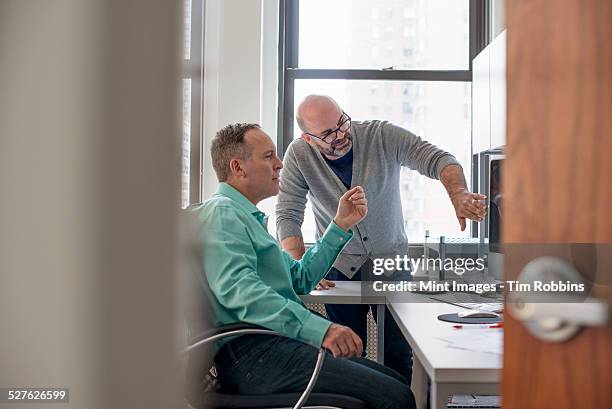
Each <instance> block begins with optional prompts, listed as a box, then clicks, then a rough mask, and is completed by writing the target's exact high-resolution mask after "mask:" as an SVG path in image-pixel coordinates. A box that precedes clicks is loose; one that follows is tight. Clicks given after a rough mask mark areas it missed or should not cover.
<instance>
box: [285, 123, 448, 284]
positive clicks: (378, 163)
mask: <svg viewBox="0 0 612 409" xmlns="http://www.w3.org/2000/svg"><path fill="white" fill-rule="evenodd" d="M352 135H353V178H352V184H351V186H358V185H361V186H363V188H364V190H365V194H366V198H367V200H368V215H367V216H366V217H365V219H364V220H362V221H361V222H360V223H359V224H358V225H356V226H355V227H353V229H352V230H353V233H354V236H353V238H352V239H351V241H350V242H349V243H348V244H347V246H346V247H345V248H344V250H343V251H342V253H341V254H340V256H338V258H337V259H336V262H335V264H334V267H335V268H337V269H338V270H340V271H341V272H342V273H343V274H344V275H346V276H347V277H349V278H350V277H352V276H353V275H354V274H355V272H356V271H357V270H358V269H359V268H360V267H361V265H362V264H363V263H364V262H365V261H366V259H367V258H368V257H369V258H372V259H374V258H379V257H381V258H386V257H392V258H395V256H396V255H398V254H399V255H404V254H407V253H408V240H407V238H406V233H405V232H404V217H403V215H402V206H401V202H400V190H399V178H400V169H401V166H407V167H409V168H410V169H414V170H417V171H418V172H419V173H421V174H423V175H425V176H428V177H430V178H434V179H438V178H439V177H440V172H441V171H442V169H443V168H444V167H445V166H447V165H450V164H454V165H459V162H457V160H456V159H455V158H454V157H453V156H452V155H451V154H449V153H447V152H445V151H443V150H441V149H438V148H437V147H436V146H434V145H432V144H430V143H429V142H426V141H423V140H422V139H421V138H419V137H418V136H416V135H414V134H413V133H411V132H409V131H407V130H405V129H404V128H401V127H399V126H396V125H394V124H392V123H390V122H386V121H378V120H374V121H366V122H357V121H353V123H352ZM281 172H282V173H281V182H280V193H279V195H278V201H277V204H276V228H277V232H278V237H279V239H280V240H283V239H285V238H287V237H291V236H298V237H302V232H301V226H302V222H303V221H304V209H305V205H306V196H307V195H308V198H309V199H310V201H311V203H312V207H313V212H314V215H315V222H316V227H317V234H316V236H317V239H318V238H320V237H321V235H322V234H323V232H324V231H325V229H326V228H327V226H328V225H329V223H330V222H331V221H332V220H333V218H334V216H335V215H336V209H337V207H338V199H339V198H340V196H342V195H343V194H344V193H345V192H346V191H347V189H346V187H345V186H344V185H343V184H342V182H341V181H340V179H339V178H338V176H336V174H335V173H334V172H333V171H332V170H331V168H330V167H329V165H328V164H327V162H326V161H325V160H324V159H323V156H322V154H321V153H320V152H319V151H317V150H316V149H314V148H313V147H311V146H310V145H308V144H307V143H306V141H304V140H303V139H296V140H295V141H293V142H292V143H291V145H289V148H288V149H287V152H286V154H285V158H284V168H283V170H282V171H281Z"/></svg>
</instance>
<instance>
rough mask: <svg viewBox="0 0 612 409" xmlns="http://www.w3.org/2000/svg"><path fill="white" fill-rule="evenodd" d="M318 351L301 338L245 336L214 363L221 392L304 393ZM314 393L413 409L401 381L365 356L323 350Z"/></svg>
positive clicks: (226, 347)
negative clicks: (331, 394) (333, 353)
mask: <svg viewBox="0 0 612 409" xmlns="http://www.w3.org/2000/svg"><path fill="white" fill-rule="evenodd" d="M317 353H318V350H317V349H316V348H314V347H312V346H310V345H306V344H304V343H302V342H300V341H297V340H294V339H289V338H284V337H277V336H272V335H244V336H241V337H239V338H237V339H234V340H232V341H230V342H229V343H227V344H225V345H224V346H223V348H221V350H220V351H219V352H218V353H217V355H216V357H215V363H216V366H217V371H218V376H219V381H220V384H221V388H222V391H223V392H227V393H237V394H242V395H247V394H253V395H261V394H270V393H289V392H297V393H300V392H303V391H304V389H305V388H306V385H307V384H308V380H309V379H310V375H311V374H312V370H313V369H314V366H315V362H316V360H317ZM313 391H314V392H323V393H338V394H342V395H348V396H352V397H355V398H358V399H361V400H363V401H364V402H366V403H367V404H368V405H369V406H370V407H372V408H381V409H383V408H385V409H391V408H398V409H399V408H401V409H406V408H409V409H414V408H416V404H415V400H414V396H413V394H412V391H411V390H410V388H409V386H408V385H407V384H406V380H405V379H403V378H402V377H401V376H400V375H399V374H397V373H395V372H394V371H393V370H391V369H389V368H385V367H384V366H382V365H379V364H377V363H376V362H372V361H369V360H367V359H365V358H352V359H346V358H334V357H333V356H332V355H331V354H330V353H327V354H326V357H325V361H324V362H323V367H322V369H321V373H320V375H319V378H318V379H317V382H316V384H315V387H314V390H313Z"/></svg>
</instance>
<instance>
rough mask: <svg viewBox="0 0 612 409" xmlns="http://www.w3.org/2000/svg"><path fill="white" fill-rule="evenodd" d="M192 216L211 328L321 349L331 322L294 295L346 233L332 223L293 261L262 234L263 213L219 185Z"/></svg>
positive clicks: (310, 283) (313, 278)
mask: <svg viewBox="0 0 612 409" xmlns="http://www.w3.org/2000/svg"><path fill="white" fill-rule="evenodd" d="M196 211H197V212H198V217H199V220H200V222H201V226H200V227H201V230H200V234H201V239H202V243H203V247H204V248H203V250H204V251H203V262H204V263H203V264H204V271H205V276H206V282H207V283H208V286H209V290H210V291H209V293H210V295H211V297H210V298H211V300H210V304H211V305H212V308H213V312H214V315H215V319H216V322H217V325H224V324H232V323H237V322H248V323H252V324H258V325H261V326H263V327H266V328H269V329H272V330H274V331H277V332H279V333H281V334H283V335H286V336H289V337H292V338H296V339H300V340H302V341H305V342H308V343H310V344H312V345H315V346H321V343H322V342H323V337H324V336H325V333H326V332H327V329H328V327H329V325H330V324H331V323H330V322H329V321H328V320H326V319H324V318H322V317H320V316H318V315H316V314H314V313H312V312H311V311H310V310H308V309H307V308H306V307H305V306H304V304H303V303H302V301H301V300H300V298H299V297H298V294H307V293H309V292H310V291H312V290H313V289H314V288H315V286H316V285H317V283H318V282H319V281H320V280H321V279H322V278H323V277H324V276H325V274H326V273H327V271H328V270H329V268H330V267H331V265H332V264H333V262H334V260H335V259H336V257H337V256H338V254H340V251H341V250H342V248H343V247H344V246H345V245H346V243H347V242H348V241H349V240H350V238H351V237H352V233H351V232H346V231H344V230H342V229H341V228H340V227H338V226H337V225H336V224H334V223H333V222H332V223H331V224H330V225H329V227H328V228H327V231H326V232H325V234H323V236H322V237H321V238H320V239H319V240H318V241H317V243H316V244H315V245H314V246H313V247H311V248H310V249H309V250H308V251H307V252H306V253H305V254H304V257H302V260H301V261H296V260H294V259H293V258H292V257H291V256H290V255H289V254H287V253H285V252H284V251H283V250H281V248H280V246H279V245H278V242H277V241H276V240H275V239H274V237H272V236H271V235H270V233H268V231H267V229H266V227H265V222H264V218H265V215H264V213H262V212H261V211H259V209H258V208H257V207H256V206H255V205H254V204H253V203H252V202H250V201H249V200H248V199H247V198H246V197H244V196H243V195H242V194H241V193H240V192H238V191H237V190H236V189H234V188H233V187H232V186H230V185H229V184H226V183H221V184H220V185H219V189H218V190H217V193H216V194H215V195H214V196H213V197H212V198H210V199H209V200H207V201H206V202H204V203H203V204H202V206H201V207H199V208H197V209H196Z"/></svg>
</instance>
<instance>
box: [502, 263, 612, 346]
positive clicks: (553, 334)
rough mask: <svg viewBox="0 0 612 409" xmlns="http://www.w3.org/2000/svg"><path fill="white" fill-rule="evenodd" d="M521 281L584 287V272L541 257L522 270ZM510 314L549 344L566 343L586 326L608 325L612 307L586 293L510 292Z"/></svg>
mask: <svg viewBox="0 0 612 409" xmlns="http://www.w3.org/2000/svg"><path fill="white" fill-rule="evenodd" d="M518 282H519V283H523V284H529V287H528V288H529V289H531V290H532V289H533V285H534V284H535V283H536V282H563V283H567V282H569V283H572V284H577V285H581V286H583V287H582V288H584V285H585V283H584V280H583V278H582V276H581V275H580V273H579V272H578V271H577V270H576V269H575V268H574V266H572V265H571V264H569V263H567V262H566V261H564V260H561V259H559V258H556V257H550V256H545V257H539V258H537V259H534V260H532V261H530V262H529V263H528V264H527V265H526V266H525V267H524V268H523V270H522V271H521V273H520V274H519V277H518ZM508 311H509V312H510V314H511V315H512V316H513V317H514V318H516V319H517V320H519V321H521V322H522V323H523V325H525V327H526V328H527V329H528V330H529V331H530V332H531V333H532V334H533V335H534V336H536V337H537V338H539V339H541V340H544V341H549V342H563V341H566V340H568V339H570V338H571V337H573V336H574V335H575V334H577V333H578V332H579V331H580V329H581V328H582V327H585V326H600V327H601V326H606V325H608V322H609V321H610V304H609V303H608V302H606V301H603V300H600V299H598V298H594V297H591V296H588V295H586V292H585V291H582V292H573V293H572V292H555V293H551V292H535V291H510V292H509V293H508Z"/></svg>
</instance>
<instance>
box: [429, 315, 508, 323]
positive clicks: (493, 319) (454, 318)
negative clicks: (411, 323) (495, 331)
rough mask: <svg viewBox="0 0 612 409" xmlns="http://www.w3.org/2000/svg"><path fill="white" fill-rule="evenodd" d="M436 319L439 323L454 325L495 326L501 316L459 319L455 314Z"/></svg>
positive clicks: (439, 316) (440, 316) (500, 319)
mask: <svg viewBox="0 0 612 409" xmlns="http://www.w3.org/2000/svg"><path fill="white" fill-rule="evenodd" d="M438 319H439V320H440V321H446V322H452V323H455V324H497V323H500V322H502V317H501V316H499V317H491V318H476V317H460V316H458V315H457V313H456V312H454V313H452V314H441V315H438Z"/></svg>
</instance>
